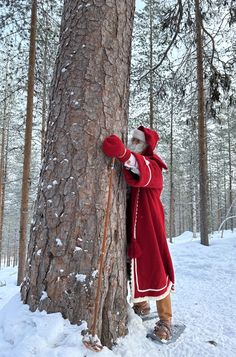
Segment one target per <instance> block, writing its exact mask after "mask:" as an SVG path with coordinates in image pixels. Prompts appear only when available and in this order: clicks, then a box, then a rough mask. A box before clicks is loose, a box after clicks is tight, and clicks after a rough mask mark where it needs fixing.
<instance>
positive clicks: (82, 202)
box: [22, 0, 134, 346]
mask: <svg viewBox="0 0 236 357" xmlns="http://www.w3.org/2000/svg"><path fill="white" fill-rule="evenodd" d="M133 14H134V1H129V2H126V1H125V0H113V1H110V2H109V3H108V2H107V1H105V0H100V1H96V2H93V3H91V2H89V1H82V0H77V1H72V0H71V1H67V2H65V5H64V10H63V16H62V25H61V35H60V47H59V52H58V57H57V61H56V68H55V73H54V79H53V83H52V94H51V99H50V108H49V113H50V114H49V118H48V123H47V133H46V143H45V152H44V160H43V167H42V171H41V175H40V184H39V191H38V196H37V201H36V205H35V214H34V221H33V224H32V227H31V233H30V243H29V252H28V261H27V262H28V267H27V275H26V278H25V280H24V283H23V286H22V299H23V301H24V302H25V303H28V304H29V305H30V308H31V310H32V311H34V310H36V309H37V308H39V309H40V310H42V309H45V310H46V311H48V312H55V311H60V312H61V313H62V314H63V316H64V317H66V318H69V320H70V321H71V322H72V323H80V322H81V321H82V320H86V321H88V323H89V325H90V326H91V319H92V315H93V311H94V299H95V289H96V285H97V267H98V259H99V249H100V243H101V237H102V234H103V220H104V214H105V207H106V200H107V189H108V174H109V166H110V165H109V164H110V160H108V159H107V158H105V157H104V155H103V153H102V152H101V143H102V140H103V139H104V138H105V137H106V136H107V135H108V134H111V133H113V132H115V133H116V134H118V135H120V136H121V137H122V138H123V139H125V138H126V130H127V116H128V96H129V69H130V52H131V35H132V21H133ZM117 172H118V174H117V175H116V176H115V178H114V186H113V203H112V210H111V220H110V221H111V224H110V228H109V240H108V246H107V248H108V253H107V255H106V257H105V269H104V276H103V285H102V289H101V308H100V311H99V319H98V326H97V327H98V335H99V337H101V338H102V342H103V343H104V344H106V345H108V346H110V345H111V344H112V341H115V340H116V339H117V337H118V336H121V335H124V334H125V332H126V320H127V310H126V304H127V303H126V295H127V291H126V290H127V289H126V258H125V256H126V253H125V250H126V241H125V201H126V193H125V184H124V182H123V180H122V179H121V176H120V174H119V170H117Z"/></svg>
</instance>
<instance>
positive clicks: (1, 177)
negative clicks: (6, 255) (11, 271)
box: [0, 60, 8, 268]
mask: <svg viewBox="0 0 236 357" xmlns="http://www.w3.org/2000/svg"><path fill="white" fill-rule="evenodd" d="M7 87H8V60H7V63H6V75H5V90H4V104H3V123H2V140H1V158H0V268H1V261H2V246H3V219H4V203H5V202H4V201H5V179H6V172H5V159H6V158H5V152H6V130H7V124H6V123H7V96H8V93H7Z"/></svg>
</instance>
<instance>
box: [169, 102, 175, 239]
mask: <svg viewBox="0 0 236 357" xmlns="http://www.w3.org/2000/svg"><path fill="white" fill-rule="evenodd" d="M169 172H170V217H169V238H170V242H171V243H172V238H173V235H174V234H175V228H174V180H173V101H172V104H171V115H170V166H169Z"/></svg>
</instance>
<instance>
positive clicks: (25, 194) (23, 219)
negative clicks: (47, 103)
mask: <svg viewBox="0 0 236 357" xmlns="http://www.w3.org/2000/svg"><path fill="white" fill-rule="evenodd" d="M36 27H37V0H32V9H31V28H30V50H29V70H28V89H27V107H26V128H25V148H24V164H23V177H22V189H21V195H22V196H21V209H20V241H19V265H18V278H17V285H20V284H21V283H22V281H23V278H24V275H25V260H26V245H27V223H28V205H29V187H30V162H31V141H32V124H33V99H34V69H35V47H36V46H35V42H36Z"/></svg>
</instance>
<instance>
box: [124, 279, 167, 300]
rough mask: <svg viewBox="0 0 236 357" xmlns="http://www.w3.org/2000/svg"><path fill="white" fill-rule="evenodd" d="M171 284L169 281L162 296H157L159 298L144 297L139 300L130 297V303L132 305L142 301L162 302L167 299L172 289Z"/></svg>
mask: <svg viewBox="0 0 236 357" xmlns="http://www.w3.org/2000/svg"><path fill="white" fill-rule="evenodd" d="M172 285H173V283H172V282H171V281H170V283H169V286H168V288H167V290H166V292H165V293H164V294H162V295H159V296H148V295H147V296H144V297H140V298H136V299H135V298H134V297H133V296H132V299H131V301H132V302H133V303H137V302H143V301H147V300H153V301H158V300H162V299H165V297H167V296H168V295H169V294H170V293H171V292H172V291H171V287H172Z"/></svg>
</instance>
